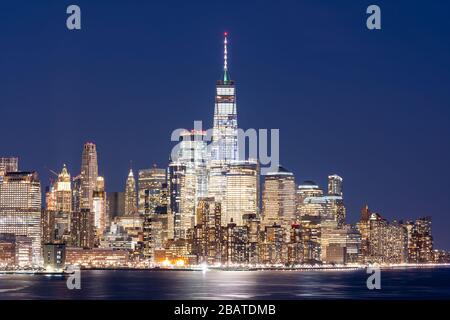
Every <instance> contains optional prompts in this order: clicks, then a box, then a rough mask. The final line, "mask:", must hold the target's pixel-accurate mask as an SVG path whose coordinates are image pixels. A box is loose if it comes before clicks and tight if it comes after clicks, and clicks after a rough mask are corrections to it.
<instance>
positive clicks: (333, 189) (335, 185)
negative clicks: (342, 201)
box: [328, 174, 343, 197]
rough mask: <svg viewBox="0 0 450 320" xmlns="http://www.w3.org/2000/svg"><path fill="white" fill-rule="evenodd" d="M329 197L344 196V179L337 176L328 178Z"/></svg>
mask: <svg viewBox="0 0 450 320" xmlns="http://www.w3.org/2000/svg"><path fill="white" fill-rule="evenodd" d="M328 195H330V196H340V197H342V196H343V187H342V178H341V177H340V176H338V175H337V174H333V175H331V176H328Z"/></svg>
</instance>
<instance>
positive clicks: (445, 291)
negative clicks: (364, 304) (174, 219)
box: [0, 268, 450, 300]
mask: <svg viewBox="0 0 450 320" xmlns="http://www.w3.org/2000/svg"><path fill="white" fill-rule="evenodd" d="M368 276H369V275H368V274H366V272H365V270H356V271H355V270H351V271H350V270H348V271H207V272H201V271H123V270H117V271H93V270H92V271H82V272H81V290H69V289H67V286H66V280H67V278H65V277H55V276H44V275H0V299H194V300H198V299H450V268H433V269H404V270H382V271H381V289H380V290H369V289H367V286H366V280H367V277H368Z"/></svg>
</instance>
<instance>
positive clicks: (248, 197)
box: [222, 160, 259, 226]
mask: <svg viewBox="0 0 450 320" xmlns="http://www.w3.org/2000/svg"><path fill="white" fill-rule="evenodd" d="M222 207H223V208H222V209H223V211H222V212H223V213H222V226H227V225H228V223H230V222H233V223H235V224H236V225H237V226H242V225H243V224H244V220H243V216H244V215H245V214H255V215H256V216H257V217H259V163H258V162H257V161H256V160H248V161H241V162H234V163H233V164H231V165H230V166H229V171H228V172H227V173H226V189H225V199H224V201H223V204H222Z"/></svg>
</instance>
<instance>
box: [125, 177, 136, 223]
mask: <svg viewBox="0 0 450 320" xmlns="http://www.w3.org/2000/svg"><path fill="white" fill-rule="evenodd" d="M135 213H137V193H136V180H134V175H133V170H132V169H130V172H129V173H128V178H127V182H126V185H125V215H133V214H135Z"/></svg>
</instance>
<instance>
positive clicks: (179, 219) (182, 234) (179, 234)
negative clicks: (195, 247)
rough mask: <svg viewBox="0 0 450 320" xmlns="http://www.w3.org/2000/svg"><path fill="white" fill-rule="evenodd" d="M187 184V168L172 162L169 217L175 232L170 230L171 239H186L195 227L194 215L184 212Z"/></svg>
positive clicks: (170, 224)
mask: <svg viewBox="0 0 450 320" xmlns="http://www.w3.org/2000/svg"><path fill="white" fill-rule="evenodd" d="M185 183H186V166H185V165H183V164H181V163H179V162H171V163H170V164H169V169H168V173H167V186H168V189H169V205H168V209H169V210H168V215H169V220H172V221H173V223H171V222H170V221H169V228H170V227H173V232H172V231H171V230H169V235H168V236H169V238H173V239H175V240H177V239H186V237H187V230H188V229H189V228H192V227H193V225H194V213H193V212H192V213H191V212H187V213H186V212H185V211H184V210H183V207H184V203H183V200H182V199H183V198H182V193H183V189H184V188H185Z"/></svg>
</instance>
